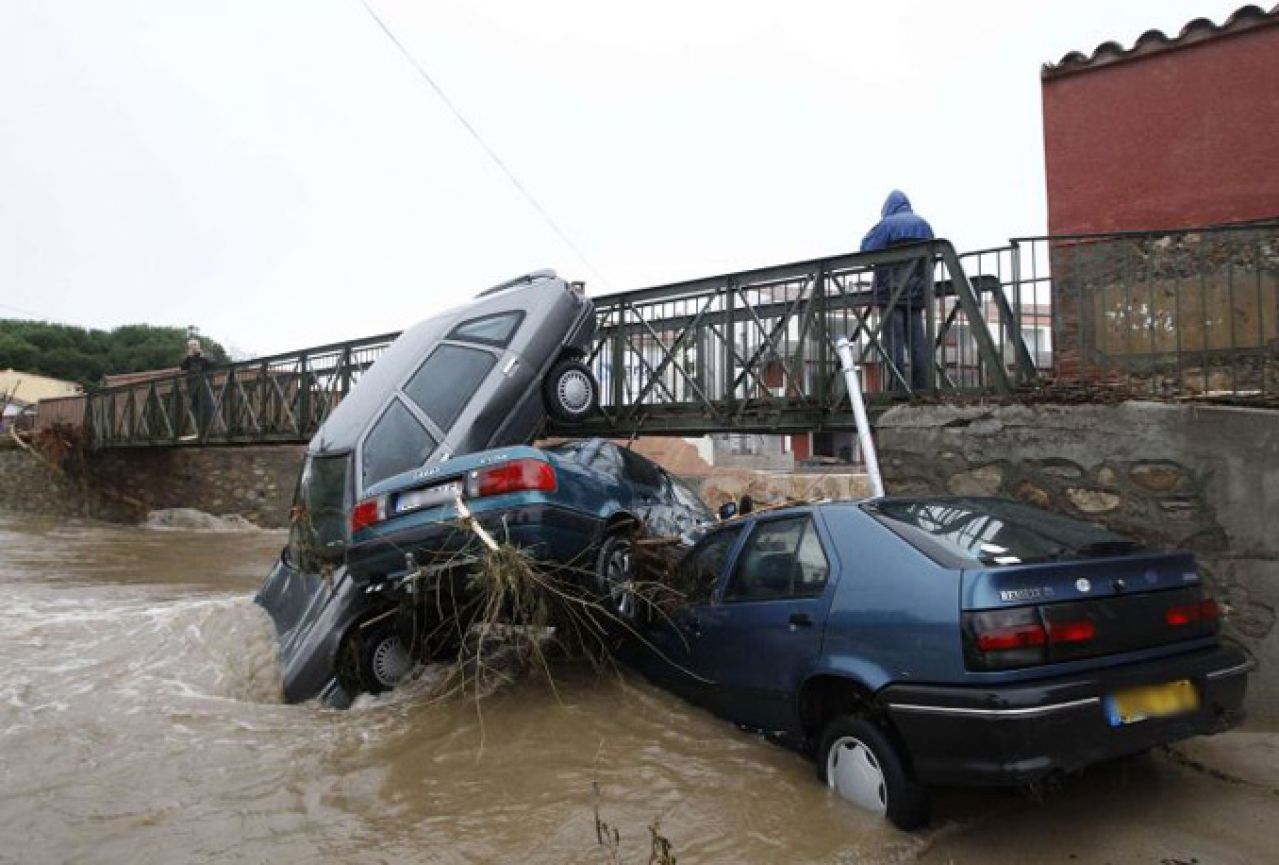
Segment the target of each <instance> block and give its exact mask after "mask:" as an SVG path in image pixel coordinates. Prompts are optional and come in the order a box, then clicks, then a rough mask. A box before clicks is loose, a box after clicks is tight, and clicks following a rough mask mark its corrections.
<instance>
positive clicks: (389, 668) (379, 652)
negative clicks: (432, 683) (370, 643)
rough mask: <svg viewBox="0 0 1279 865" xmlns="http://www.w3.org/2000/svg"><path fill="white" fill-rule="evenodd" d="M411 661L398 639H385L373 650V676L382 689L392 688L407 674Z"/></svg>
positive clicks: (393, 637) (392, 637)
mask: <svg viewBox="0 0 1279 865" xmlns="http://www.w3.org/2000/svg"><path fill="white" fill-rule="evenodd" d="M411 665H412V661H411V660H410V659H409V653H408V652H406V651H405V650H404V646H403V645H402V644H401V643H400V638H399V637H395V636H391V637H386V638H385V639H383V640H382V642H380V643H378V645H377V648H376V649H374V650H373V664H372V666H373V676H374V678H376V679H377V680H378V684H380V685H382V686H383V687H384V688H393V687H395V684H396V683H397V682H398V681H400V679H403V678H404V676H405V675H406V674H407V673H408V671H409V667H410V666H411Z"/></svg>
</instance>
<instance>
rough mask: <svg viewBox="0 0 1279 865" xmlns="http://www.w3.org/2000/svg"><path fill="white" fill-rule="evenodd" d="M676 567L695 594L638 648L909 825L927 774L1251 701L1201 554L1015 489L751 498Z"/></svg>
mask: <svg viewBox="0 0 1279 865" xmlns="http://www.w3.org/2000/svg"><path fill="white" fill-rule="evenodd" d="M676 579H677V581H678V582H679V584H680V585H681V586H682V587H683V588H684V589H685V590H686V591H687V592H689V593H690V603H689V604H688V605H687V607H685V608H684V609H682V610H680V611H679V612H677V613H676V614H675V615H674V616H672V617H671V618H670V619H669V621H668V620H665V619H663V620H662V621H660V622H656V623H654V624H653V625H651V626H650V627H651V630H650V631H649V632H648V633H647V634H646V635H645V636H646V640H645V641H635V642H636V645H633V646H631V647H630V650H629V651H630V659H631V660H632V662H633V663H634V664H635V665H637V666H639V667H640V668H641V669H642V670H643V671H644V672H645V673H646V674H647V675H648V676H649V677H650V678H652V679H653V680H655V681H656V682H657V683H659V684H661V685H663V686H665V687H667V688H669V689H671V690H673V691H675V692H677V693H679V694H681V695H683V696H685V697H686V698H688V699H689V700H690V701H692V702H695V703H698V704H700V705H702V706H705V707H707V708H709V709H710V710H712V711H713V712H715V713H716V714H719V715H721V716H722V717H724V718H726V719H728V720H731V721H733V722H735V723H737V724H739V725H741V726H743V727H746V728H750V729H755V730H759V731H762V732H765V733H768V734H773V735H775V736H776V737H777V738H779V739H781V740H783V741H785V742H788V743H790V744H792V745H794V746H795V747H798V748H801V749H804V750H807V751H808V752H809V753H811V754H813V755H814V756H815V757H816V760H817V768H818V774H819V776H820V777H821V778H822V779H823V780H824V781H825V782H826V783H827V784H829V785H830V787H831V788H832V789H833V790H835V791H837V792H838V793H839V794H840V795H841V796H843V797H845V798H846V799H849V800H850V801H852V802H854V803H855V804H857V805H860V806H861V807H863V808H866V809H868V810H870V811H872V812H875V813H878V814H882V815H885V816H886V817H887V818H888V819H890V820H891V821H892V822H893V823H895V824H896V825H897V826H899V827H901V828H906V829H909V828H913V827H917V826H919V825H921V824H923V823H925V822H926V821H927V819H928V811H929V809H928V801H929V800H928V796H927V792H926V787H927V786H928V785H935V784H938V785H939V784H946V785H950V784H956V785H970V784H972V785H1018V784H1023V783H1026V782H1031V781H1034V780H1037V779H1042V778H1044V777H1046V776H1048V775H1051V774H1054V773H1058V772H1068V771H1074V770H1078V769H1081V768H1083V767H1084V766H1087V765H1089V764H1091V763H1095V762H1097V761H1100V760H1104V759H1108V758H1112V757H1119V756H1122V755H1126V754H1132V753H1136V752H1140V751H1144V750H1147V749H1149V748H1151V747H1154V746H1156V745H1160V744H1163V743H1167V742H1171V741H1174V740H1177V739H1182V738H1185V737H1188V736H1194V735H1198V734H1204V733H1216V732H1219V731H1222V730H1225V729H1227V728H1229V727H1231V726H1234V725H1236V724H1238V723H1239V722H1240V720H1241V718H1242V709H1241V706H1242V703H1243V698H1244V692H1245V688H1246V683H1247V676H1246V674H1247V672H1248V662H1247V660H1246V659H1245V657H1244V655H1243V654H1242V653H1241V652H1240V651H1239V650H1238V649H1237V648H1235V647H1233V646H1230V645H1227V644H1223V643H1222V642H1221V641H1220V640H1219V637H1218V617H1219V610H1218V607H1217V604H1216V603H1215V602H1214V601H1213V600H1211V599H1210V598H1209V597H1207V596H1206V595H1205V592H1204V587H1203V584H1202V581H1201V578H1200V575H1199V572H1198V571H1197V569H1196V566H1195V562H1194V559H1193V557H1192V556H1190V555H1189V554H1187V553H1161V552H1152V551H1149V550H1145V549H1142V548H1140V547H1139V546H1138V545H1137V544H1136V543H1135V542H1133V541H1130V540H1127V539H1125V538H1122V537H1119V536H1117V535H1113V534H1111V533H1109V532H1106V531H1103V530H1101V529H1098V528H1096V527H1094V526H1092V525H1088V524H1084V523H1080V522H1077V521H1074V520H1070V519H1066V518H1064V517H1060V516H1056V515H1053V514H1049V513H1046V512H1043V511H1040V510H1037V509H1034V508H1030V507H1027V506H1024V505H1020V504H1016V503H1013V502H1009V501H1004V500H998V499H980V498H885V499H876V500H870V501H865V502H835V503H825V504H818V505H813V506H811V507H793V508H785V509H781V510H775V511H771V512H767V513H758V514H753V515H751V516H749V517H747V518H744V519H738V520H733V521H730V522H727V523H725V524H723V525H722V526H721V527H719V528H717V529H716V530H713V531H711V532H710V533H708V534H707V535H706V536H705V537H703V538H702V539H701V540H700V542H699V543H698V544H697V545H696V546H695V547H694V548H693V549H692V550H691V552H690V553H689V554H688V556H687V557H685V558H684V559H683V562H682V564H681V565H680V567H679V569H678V573H677V574H676ZM649 646H655V647H656V648H657V649H658V650H659V651H658V652H654V651H652V650H651V648H649Z"/></svg>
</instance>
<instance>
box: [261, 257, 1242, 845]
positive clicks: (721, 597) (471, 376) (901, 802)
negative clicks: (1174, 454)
mask: <svg viewBox="0 0 1279 865" xmlns="http://www.w3.org/2000/svg"><path fill="white" fill-rule="evenodd" d="M594 328H595V323H594V317H593V310H592V306H591V303H590V301H589V300H588V299H586V298H585V296H584V295H583V293H582V292H581V291H580V290H579V288H578V287H577V286H574V285H570V284H568V283H565V282H563V281H562V280H560V279H558V278H557V277H555V276H554V274H551V273H549V272H541V273H537V274H531V275H529V276H527V277H522V278H521V279H519V280H514V281H512V282H510V283H506V284H503V285H501V286H497V287H496V288H494V289H491V290H490V291H488V292H485V293H483V294H482V295H480V296H479V297H478V298H477V299H476V300H474V301H472V302H471V303H470V304H467V305H464V306H462V307H459V308H457V309H454V310H450V311H448V312H446V313H443V314H441V315H439V316H436V317H434V318H432V319H429V320H427V321H425V322H423V323H421V324H419V325H417V326H416V327H414V328H412V329H410V330H409V331H407V332H406V333H405V334H404V335H402V336H401V337H400V338H399V339H398V340H397V341H396V342H395V343H394V344H393V345H392V346H391V347H390V349H388V351H387V352H386V354H385V355H384V356H383V357H382V358H381V359H380V360H379V361H378V362H377V363H376V364H374V365H373V367H372V368H371V369H370V370H369V371H368V372H367V373H366V374H365V376H364V378H363V380H362V381H361V382H360V383H359V384H358V386H357V387H356V388H355V389H354V390H353V391H352V392H351V394H350V396H348V397H347V398H346V400H344V401H343V402H342V403H341V404H340V405H338V407H337V408H336V409H335V410H334V412H333V414H332V416H331V417H330V418H329V419H328V420H327V421H326V422H325V424H324V425H323V427H322V428H321V429H320V432H319V433H318V434H317V435H316V437H315V438H314V440H313V441H312V442H311V444H310V445H309V447H308V449H307V457H306V461H305V463H304V465H303V468H302V472H301V476H300V478H299V482H298V489H297V495H296V503H295V507H294V522H293V530H292V532H291V536H290V543H289V546H288V547H287V548H286V549H285V551H284V552H283V554H282V555H281V558H280V561H279V562H278V563H277V564H276V566H275V568H274V569H273V571H272V572H271V574H270V575H269V576H268V578H267V580H266V582H265V583H264V585H263V587H262V589H261V591H260V592H259V594H258V601H259V603H261V604H262V605H263V606H264V607H266V608H267V610H268V611H269V612H270V613H271V615H272V617H273V619H274V621H275V624H276V627H277V630H278V631H279V633H280V639H281V658H282V660H283V667H284V689H285V697H286V699H288V700H290V701H298V700H306V699H311V698H315V697H319V698H321V699H322V700H324V701H325V702H327V703H329V704H332V705H346V704H347V703H349V702H350V700H351V699H352V698H353V696H354V694H355V693H356V692H357V691H360V690H365V691H373V692H376V691H380V690H384V689H386V688H388V687H391V686H393V685H394V684H395V683H396V681H397V680H398V679H399V677H401V676H402V675H403V674H404V673H405V671H407V670H408V669H409V668H410V667H411V666H412V664H414V663H415V662H418V661H421V660H425V659H427V658H429V657H430V656H431V653H432V652H434V651H435V650H436V649H439V648H441V647H440V646H437V645H433V644H432V643H431V642H430V641H421V642H419V641H417V640H406V639H404V636H403V635H404V632H405V630H404V622H405V621H409V622H411V623H412V625H413V628H414V630H415V632H417V630H419V625H420V622H421V621H422V620H423V619H425V618H429V616H431V615H437V616H438V615H447V610H442V609H440V608H438V607H437V608H436V609H434V610H431V609H428V608H427V606H426V605H425V604H424V603H423V602H422V599H421V598H419V597H415V596H414V595H413V593H412V590H411V587H412V586H413V585H414V575H420V574H421V573H423V571H422V568H423V566H424V563H426V562H428V561H429V560H430V559H431V558H432V557H439V556H442V555H443V556H448V554H450V553H459V552H461V551H463V550H464V549H465V547H466V545H467V543H468V542H469V540H470V539H471V537H470V534H469V533H468V532H467V531H465V530H464V529H462V528H461V527H460V526H459V521H458V518H459V517H462V516H467V517H469V518H471V519H472V520H473V523H478V524H479V525H480V526H483V527H486V528H487V529H488V531H489V532H490V534H493V535H498V536H500V537H502V538H503V539H505V540H509V541H510V542H511V543H513V544H515V545H517V546H519V547H522V548H524V549H527V550H528V551H530V553H531V554H532V555H534V556H536V557H538V558H540V559H543V560H545V561H550V562H559V563H562V564H566V565H572V566H574V567H575V569H576V572H577V573H578V574H579V575H580V578H581V579H582V580H584V581H585V582H586V584H587V588H589V589H591V590H592V591H593V592H594V593H595V597H596V598H597V599H600V600H603V601H606V602H607V603H608V605H609V607H610V608H611V614H612V615H614V616H615V617H616V618H617V619H619V620H621V621H623V622H625V623H627V624H628V628H627V629H626V630H627V632H628V633H631V635H632V637H633V639H629V640H627V641H625V642H624V643H623V647H622V653H623V655H624V657H625V659H627V660H628V661H630V662H631V663H632V664H633V665H634V666H636V667H637V668H639V669H640V670H642V671H643V672H644V673H645V674H646V675H648V676H649V677H650V678H651V679H653V680H654V681H655V682H657V683H659V684H661V685H663V686H664V687H667V688H669V689H670V690H671V691H673V692H675V693H677V694H680V695H682V696H684V697H685V698H687V699H689V700H690V701H692V702H694V703H697V704H699V705H702V706H705V707H706V708H708V709H710V710H711V711H713V712H715V713H717V714H719V715H721V716H722V717H724V718H726V719H728V720H730V721H732V722H734V723H736V724H738V725H740V726H742V727H744V728H748V729H752V730H758V731H761V732H764V733H766V734H769V735H770V736H771V737H773V738H775V739H776V740H778V741H782V742H786V743H789V744H791V745H792V746H794V747H796V748H799V749H801V750H804V751H806V752H807V753H809V754H811V755H813V756H814V757H815V758H816V762H817V769H818V774H819V776H820V777H821V778H822V779H823V780H824V781H825V783H827V784H828V785H829V786H830V788H831V789H832V790H834V791H835V792H837V793H838V794H839V795H841V796H843V797H844V798H846V799H848V800H849V801H851V802H853V803H855V804H857V805H859V806H861V807H863V808H866V809H868V810H870V811H872V812H874V813H878V814H882V815H884V816H886V817H887V818H888V819H889V820H891V821H892V822H893V823H894V824H896V825H897V826H899V827H902V828H907V829H908V828H913V827H916V826H919V825H921V824H923V823H924V822H925V821H926V820H927V819H928V812H929V804H928V803H929V797H928V792H927V789H928V787H929V786H930V785H935V784H988V785H1008V784H1022V783H1026V782H1031V781H1035V780H1038V779H1042V778H1044V777H1047V776H1050V775H1052V774H1054V773H1059V772H1069V771H1074V770H1077V769H1080V768H1082V767H1084V766H1087V765H1089V764H1092V763H1095V762H1097V761H1099V760H1104V759H1108V758H1112V757H1119V756H1123V755H1126V754H1132V753H1136V752H1140V751H1143V750H1146V749H1149V748H1151V747H1153V746H1156V745H1161V744H1165V743H1168V742H1172V741H1175V740H1178V739H1182V738H1185V737H1188V736H1193V735H1198V734H1203V733H1215V732H1219V731H1221V730H1225V729H1228V728H1230V727H1232V726H1234V725H1236V724H1238V723H1239V722H1240V720H1241V718H1242V704H1243V698H1244V693H1245V690H1246V687H1247V673H1248V670H1249V663H1248V661H1247V660H1246V658H1245V657H1244V656H1243V654H1242V653H1241V652H1240V651H1239V650H1238V649H1237V648H1235V647H1234V646H1232V645H1230V644H1229V643H1228V642H1224V641H1223V640H1222V639H1221V638H1220V634H1219V619H1220V616H1221V609H1220V608H1219V607H1218V605H1217V604H1216V602H1215V601H1214V600H1213V599H1212V598H1210V597H1209V596H1208V595H1207V594H1206V593H1205V589H1204V585H1203V580H1202V578H1201V576H1200V574H1199V572H1198V570H1197V568H1196V565H1195V562H1194V559H1193V558H1192V557H1191V556H1190V555H1189V554H1186V553H1167V552H1156V551H1151V550H1147V549H1144V548H1142V547H1140V546H1139V545H1137V544H1135V543H1134V542H1132V541H1129V540H1127V539H1125V538H1122V537H1119V536H1117V535H1114V534H1111V533H1109V532H1106V531H1103V530H1101V529H1099V528H1097V527H1095V526H1092V525H1088V524H1084V523H1080V522H1077V521H1074V520H1069V519H1066V518H1063V517H1060V516H1055V515H1052V514H1049V513H1046V512H1043V511H1040V510H1036V509H1034V508H1030V507H1027V506H1025V505H1021V504H1016V503H1012V502H1007V501H1002V500H998V499H982V498H957V497H937V498H927V497H924V498H876V499H869V500H865V501H856V502H853V501H843V502H819V503H809V504H801V505H796V506H791V507H781V508H774V509H771V510H762V511H760V510H756V511H754V512H749V513H748V511H749V509H748V508H746V507H742V508H740V509H738V512H737V514H736V515H734V514H733V512H732V509H726V510H724V511H722V512H721V522H719V523H718V524H716V523H715V521H714V518H713V516H712V515H711V514H710V513H709V512H708V511H707V509H706V507H705V506H704V505H703V503H702V502H701V501H700V500H699V499H698V497H697V495H696V494H695V493H694V492H692V491H691V490H690V489H688V488H687V487H686V486H684V485H683V484H682V483H681V482H680V481H679V480H678V479H676V478H674V477H672V476H671V475H669V474H668V473H667V472H665V471H664V470H663V469H662V468H661V467H659V466H657V465H656V464H654V463H652V462H650V461H649V460H646V459H645V458H643V457H642V456H640V455H638V454H636V453H634V452H633V451H631V450H630V449H629V448H625V447H621V446H619V445H617V444H615V443H613V442H610V441H606V440H602V439H587V440H579V441H567V442H563V443H560V444H558V445H554V446H548V447H532V446H530V445H529V444H528V442H529V441H530V440H532V438H533V437H534V435H535V434H536V433H537V431H538V430H539V429H540V428H541V426H542V424H543V422H544V420H545V418H546V417H547V416H548V415H549V416H551V417H554V418H556V419H559V420H562V421H572V420H580V419H582V418H584V417H586V416H587V415H589V414H590V413H591V412H593V411H594V409H595V407H596V400H597V385H596V383H595V380H594V379H593V377H592V376H591V373H590V371H589V370H588V369H587V367H586V366H584V365H583V364H582V362H581V361H582V359H583V357H584V356H585V355H586V352H587V351H588V349H589V345H590V342H591V339H592V337H593V334H594ZM637 529H643V530H645V531H647V532H648V533H650V534H654V535H659V536H668V537H670V536H677V537H679V538H681V539H682V540H683V541H684V542H686V544H687V546H686V547H685V549H686V553H685V554H684V555H682V557H680V558H679V559H678V564H677V566H676V567H675V568H674V573H673V574H661V575H656V576H657V578H659V579H662V580H666V581H667V582H668V583H669V584H670V587H671V588H674V589H676V590H677V591H678V592H679V593H682V595H683V599H684V600H683V603H681V604H679V605H677V606H676V607H675V608H674V609H672V610H663V611H662V615H654V616H646V615H644V614H643V613H644V610H643V609H642V608H641V606H640V605H639V602H638V600H637V598H636V596H635V593H634V592H633V586H634V583H635V580H636V576H637V574H636V563H635V556H634V554H633V553H634V550H633V546H632V544H633V535H634V532H635V531H636V530H637ZM459 563H460V564H459ZM466 565H467V560H466V558H465V557H464V556H463V557H461V558H448V559H447V565H446V567H447V568H449V569H456V568H459V567H465V566H466ZM450 573H451V570H450ZM649 576H654V575H649ZM410 645H411V646H413V647H414V648H413V652H414V653H416V654H412V653H410V650H409V648H408V646H410Z"/></svg>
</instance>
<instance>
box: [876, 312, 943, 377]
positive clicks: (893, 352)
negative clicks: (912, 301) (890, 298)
mask: <svg viewBox="0 0 1279 865" xmlns="http://www.w3.org/2000/svg"><path fill="white" fill-rule="evenodd" d="M884 313H885V316H886V318H887V320H886V321H885V322H884V330H883V335H884V351H885V352H887V353H888V359H889V360H891V361H892V362H893V366H895V367H897V369H898V371H899V372H901V374H902V376H903V377H906V379H907V381H909V382H910V389H911V390H912V391H920V390H924V389H925V388H927V387H928V365H929V364H930V363H932V354H933V353H932V352H931V351H929V348H930V346H929V345H928V335H927V334H926V333H924V310H923V309H922V308H908V307H907V306H906V305H901V306H896V307H894V308H892V309H890V310H884ZM908 352H909V354H910V375H909V377H907V376H906V355H907V353H908ZM887 386H888V389H889V390H901V388H902V384H901V382H900V381H898V380H897V377H896V376H894V375H891V374H890V375H889V377H888V381H887Z"/></svg>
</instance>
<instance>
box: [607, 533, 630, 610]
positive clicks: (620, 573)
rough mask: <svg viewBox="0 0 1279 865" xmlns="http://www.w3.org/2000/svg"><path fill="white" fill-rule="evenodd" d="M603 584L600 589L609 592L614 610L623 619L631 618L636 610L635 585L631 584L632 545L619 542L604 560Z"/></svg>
mask: <svg viewBox="0 0 1279 865" xmlns="http://www.w3.org/2000/svg"><path fill="white" fill-rule="evenodd" d="M601 570H602V571H603V573H602V577H603V583H604V584H603V585H602V586H600V589H601V590H603V591H604V592H607V593H608V597H609V600H610V601H612V606H613V611H614V612H615V613H617V614H618V615H619V616H621V617H622V618H623V619H629V618H630V617H631V616H632V615H633V614H634V612H635V594H634V586H632V585H631V579H632V576H633V575H632V574H631V546H630V544H619V545H617V546H616V547H614V548H613V550H612V552H610V553H609V556H608V560H607V561H605V562H604V567H603V568H601Z"/></svg>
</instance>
